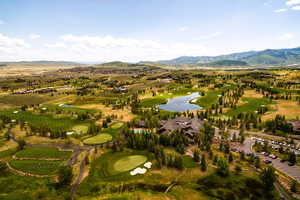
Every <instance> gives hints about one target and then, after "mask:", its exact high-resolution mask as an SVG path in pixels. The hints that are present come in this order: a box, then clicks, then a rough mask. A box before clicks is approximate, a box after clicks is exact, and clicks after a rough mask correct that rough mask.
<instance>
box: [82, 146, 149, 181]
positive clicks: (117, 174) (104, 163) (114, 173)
mask: <svg viewBox="0 0 300 200" xmlns="http://www.w3.org/2000/svg"><path fill="white" fill-rule="evenodd" d="M130 156H133V157H130ZM130 158H131V159H130ZM145 158H146V159H145ZM126 159H130V160H131V161H130V164H126V167H125V166H124V167H123V166H121V164H122V163H124V161H125V160H126ZM148 159H149V155H148V154H147V153H146V152H141V151H133V152H125V151H124V152H115V153H114V152H111V151H109V152H106V153H104V154H102V155H101V157H100V158H98V159H97V160H95V162H94V163H93V165H92V168H91V170H90V176H89V177H88V179H92V180H93V181H96V182H97V181H122V180H128V179H131V178H136V177H140V175H137V176H135V177H132V176H130V174H129V170H131V169H133V168H136V167H138V166H139V165H142V164H143V163H144V162H146V161H147V160H148ZM116 163H117V164H116ZM115 167H116V168H117V169H116V168H115ZM119 170H120V171H119ZM88 179H87V181H89V180H88Z"/></svg>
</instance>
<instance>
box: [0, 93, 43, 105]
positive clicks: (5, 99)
mask: <svg viewBox="0 0 300 200" xmlns="http://www.w3.org/2000/svg"><path fill="white" fill-rule="evenodd" d="M48 100H49V98H47V97H44V96H39V95H33V94H24V95H5V96H4V95H3V96H0V103H3V104H9V105H13V106H22V105H32V104H41V103H43V102H46V101H48Z"/></svg>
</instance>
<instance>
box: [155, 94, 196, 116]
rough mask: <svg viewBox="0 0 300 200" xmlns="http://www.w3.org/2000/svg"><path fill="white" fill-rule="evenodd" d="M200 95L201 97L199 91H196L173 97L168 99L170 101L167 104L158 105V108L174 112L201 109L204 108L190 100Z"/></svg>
mask: <svg viewBox="0 0 300 200" xmlns="http://www.w3.org/2000/svg"><path fill="white" fill-rule="evenodd" d="M198 97H200V95H199V93H198V92H195V93H192V94H190V95H187V96H182V97H175V98H171V99H168V102H167V103H166V104H161V105H158V106H157V108H159V109H162V110H167V111H172V112H186V111H188V110H189V111H191V110H200V109H202V107H200V106H198V105H195V104H191V103H190V101H192V100H194V99H197V98H198Z"/></svg>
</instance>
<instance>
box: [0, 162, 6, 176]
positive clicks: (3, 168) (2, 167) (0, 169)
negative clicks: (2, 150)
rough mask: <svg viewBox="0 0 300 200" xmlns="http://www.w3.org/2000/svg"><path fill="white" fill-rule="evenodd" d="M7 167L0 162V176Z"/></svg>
mask: <svg viewBox="0 0 300 200" xmlns="http://www.w3.org/2000/svg"><path fill="white" fill-rule="evenodd" d="M6 168H7V166H6V164H5V163H4V162H1V161H0V174H1V173H2V172H4V171H5V170H6Z"/></svg>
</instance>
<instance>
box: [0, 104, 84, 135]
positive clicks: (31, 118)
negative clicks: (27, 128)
mask: <svg viewBox="0 0 300 200" xmlns="http://www.w3.org/2000/svg"><path fill="white" fill-rule="evenodd" d="M14 111H15V110H12V109H10V110H3V111H0V116H5V117H8V118H9V119H11V120H22V121H24V122H28V123H29V124H30V125H31V126H33V127H36V128H40V127H48V128H49V129H50V131H69V130H72V128H73V127H74V126H77V125H82V124H84V125H85V126H87V125H88V122H83V121H79V120H74V119H70V118H67V117H64V118H54V117H53V116H51V115H47V114H35V113H32V112H29V111H20V110H19V111H18V113H14Z"/></svg>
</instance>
